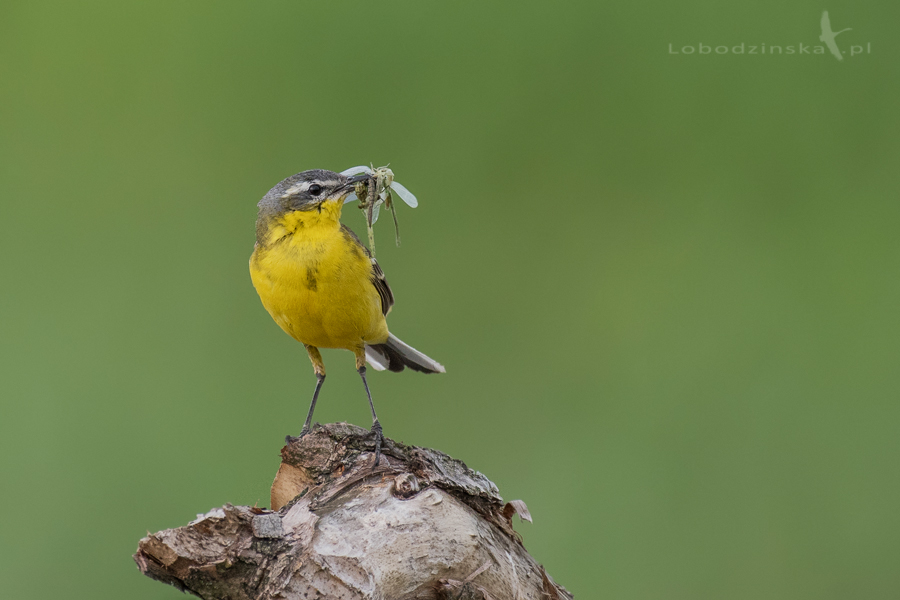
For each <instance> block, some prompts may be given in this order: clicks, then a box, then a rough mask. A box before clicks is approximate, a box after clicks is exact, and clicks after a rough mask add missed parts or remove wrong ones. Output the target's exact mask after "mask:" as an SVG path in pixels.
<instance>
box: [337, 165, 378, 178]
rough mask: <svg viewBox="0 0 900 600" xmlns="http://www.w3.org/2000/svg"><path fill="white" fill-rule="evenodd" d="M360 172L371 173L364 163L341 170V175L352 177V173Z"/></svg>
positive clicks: (357, 173)
mask: <svg viewBox="0 0 900 600" xmlns="http://www.w3.org/2000/svg"><path fill="white" fill-rule="evenodd" d="M360 173H367V174H369V175H372V169H370V168H369V167H367V166H366V165H359V166H356V167H350V168H349V169H344V170H343V171H341V175H346V176H347V177H353V176H354V175H359V174H360Z"/></svg>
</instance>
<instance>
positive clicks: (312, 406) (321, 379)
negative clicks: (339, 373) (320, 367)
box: [298, 373, 325, 437]
mask: <svg viewBox="0 0 900 600" xmlns="http://www.w3.org/2000/svg"><path fill="white" fill-rule="evenodd" d="M324 382H325V375H323V374H320V373H316V391H314V392H313V399H312V403H311V404H310V405H309V414H307V415H306V423H304V424H303V429H301V430H300V435H299V436H298V437H303V436H304V435H306V434H307V433H309V424H310V423H311V422H312V417H313V412H314V411H315V410H316V400H318V399H319V390H321V389H322V383H324Z"/></svg>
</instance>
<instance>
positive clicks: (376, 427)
mask: <svg viewBox="0 0 900 600" xmlns="http://www.w3.org/2000/svg"><path fill="white" fill-rule="evenodd" d="M357 371H358V372H359V376H360V377H362V381H363V387H365V388H366V397H367V398H368V399H369V408H371V409H372V432H373V433H374V434H375V466H376V467H377V466H378V461H380V460H381V444H382V442H383V441H384V434H383V433H382V432H381V423H379V422H378V415H376V414H375V404H374V403H373V402H372V393H371V392H370V391H369V383H368V382H367V381H366V367H365V365H363V366H362V367H360V368H359V369H357Z"/></svg>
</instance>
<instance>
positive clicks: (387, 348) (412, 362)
mask: <svg viewBox="0 0 900 600" xmlns="http://www.w3.org/2000/svg"><path fill="white" fill-rule="evenodd" d="M366 360H367V361H368V362H369V364H370V365H372V367H374V368H375V370H376V371H384V370H385V369H387V370H389V371H394V372H395V373H399V372H400V371H402V370H403V369H404V368H406V367H409V368H410V369H412V370H413V371H419V372H420V373H446V370H445V369H444V365H442V364H441V363H439V362H437V361H436V360H434V359H433V358H428V357H427V356H425V355H424V354H422V353H421V352H419V351H418V350H416V349H415V348H413V347H412V346H409V345H407V344H405V343H403V342H402V341H400V339H399V338H398V337H397V336H395V335H393V334H390V335H389V336H388V341H386V342H385V343H383V344H372V345H371V346H370V345H368V344H367V345H366Z"/></svg>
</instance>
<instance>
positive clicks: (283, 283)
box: [250, 202, 388, 350]
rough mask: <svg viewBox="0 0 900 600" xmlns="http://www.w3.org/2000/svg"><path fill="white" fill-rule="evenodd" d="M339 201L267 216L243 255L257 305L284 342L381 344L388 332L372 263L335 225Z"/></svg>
mask: <svg viewBox="0 0 900 600" xmlns="http://www.w3.org/2000/svg"><path fill="white" fill-rule="evenodd" d="M340 213H341V203H340V202H326V203H325V204H323V205H322V210H321V211H318V210H315V209H314V210H311V211H294V212H289V213H287V214H285V215H283V216H281V217H279V218H277V219H273V221H272V223H271V224H270V225H269V226H268V230H267V236H266V239H265V240H263V242H262V243H259V242H258V243H257V246H256V248H255V249H254V251H253V256H251V257H250V277H251V279H252V280H253V285H254V287H255V288H256V291H257V293H258V294H259V297H260V299H261V300H262V303H263V306H265V308H266V310H267V311H269V314H270V315H272V318H273V319H275V322H276V323H278V325H279V326H280V327H281V328H282V329H284V331H285V332H287V333H288V335H290V336H291V337H293V338H294V339H296V340H298V341H299V342H302V343H304V344H308V345H311V346H316V347H318V348H346V349H348V350H355V349H359V348H361V347H362V346H363V344H366V343H370V344H377V343H383V342H385V341H386V340H387V337H388V329H387V323H386V322H385V320H384V315H383V314H382V312H381V299H380V297H379V295H378V291H377V290H376V289H375V287H374V286H373V285H372V282H371V273H372V264H371V261H370V260H369V257H368V256H366V254H365V252H364V251H363V249H362V248H361V247H360V246H359V245H358V244H357V243H356V241H355V240H353V239H352V238H350V237H349V236H348V235H347V234H346V233H345V232H344V231H342V230H341V227H340Z"/></svg>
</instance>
